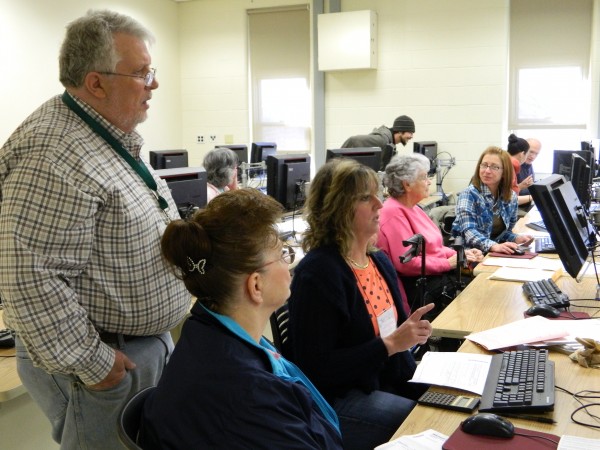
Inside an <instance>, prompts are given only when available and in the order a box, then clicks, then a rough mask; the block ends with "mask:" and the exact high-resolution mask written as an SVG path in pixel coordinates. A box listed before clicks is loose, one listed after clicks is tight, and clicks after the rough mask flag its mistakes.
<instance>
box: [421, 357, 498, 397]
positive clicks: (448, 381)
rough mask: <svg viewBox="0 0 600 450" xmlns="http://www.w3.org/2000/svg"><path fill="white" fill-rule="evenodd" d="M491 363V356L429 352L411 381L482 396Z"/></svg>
mask: <svg viewBox="0 0 600 450" xmlns="http://www.w3.org/2000/svg"><path fill="white" fill-rule="evenodd" d="M491 362H492V356H491V355H482V354H478V353H477V354H476V353H458V352H427V353H425V354H424V355H423V358H422V359H421V362H420V363H419V365H418V366H417V370H416V371H415V374H414V375H413V378H412V380H410V381H413V382H415V383H427V384H435V385H437V386H446V387H452V388H456V389H462V390H463V391H468V392H473V393H475V394H479V395H481V394H482V393H483V388H484V387H485V381H486V379H487V375H488V372H489V370H490V364H491Z"/></svg>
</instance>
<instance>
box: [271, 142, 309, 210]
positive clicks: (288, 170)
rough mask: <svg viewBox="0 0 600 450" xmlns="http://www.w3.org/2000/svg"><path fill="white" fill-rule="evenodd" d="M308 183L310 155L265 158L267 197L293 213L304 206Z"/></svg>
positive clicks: (280, 155)
mask: <svg viewBox="0 0 600 450" xmlns="http://www.w3.org/2000/svg"><path fill="white" fill-rule="evenodd" d="M309 181H310V155H307V154H298V155H282V154H279V155H273V156H269V157H267V195H270V196H271V197H273V198H274V199H275V200H277V201H278V202H279V203H281V204H282V205H283V207H284V208H285V209H286V210H288V211H293V210H295V209H297V208H299V207H300V206H302V205H304V201H305V200H306V198H305V190H304V185H305V183H307V182H309Z"/></svg>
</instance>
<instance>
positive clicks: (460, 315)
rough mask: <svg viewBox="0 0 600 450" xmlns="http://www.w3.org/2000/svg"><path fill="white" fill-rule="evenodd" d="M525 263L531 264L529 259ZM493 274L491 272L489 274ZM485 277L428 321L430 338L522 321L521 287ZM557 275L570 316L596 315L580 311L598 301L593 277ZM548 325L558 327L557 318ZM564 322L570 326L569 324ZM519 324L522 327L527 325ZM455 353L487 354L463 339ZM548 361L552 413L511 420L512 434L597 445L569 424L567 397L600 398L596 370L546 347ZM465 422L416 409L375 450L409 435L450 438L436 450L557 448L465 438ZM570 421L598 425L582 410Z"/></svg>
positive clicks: (590, 432) (571, 403) (451, 414)
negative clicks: (588, 392) (591, 393)
mask: <svg viewBox="0 0 600 450" xmlns="http://www.w3.org/2000/svg"><path fill="white" fill-rule="evenodd" d="M529 261H535V258H534V259H532V260H529ZM495 269H497V267H495V268H494V269H493V270H495ZM491 272H492V271H491V270H489V271H486V270H483V271H480V274H479V275H478V276H476V277H475V279H474V280H473V281H472V282H471V283H470V284H469V285H468V286H467V288H466V289H465V290H464V291H463V292H462V293H461V294H460V295H459V296H458V297H457V298H456V299H455V300H454V301H453V302H452V303H451V304H450V305H449V306H448V307H447V308H446V309H445V310H444V311H443V312H442V313H441V314H440V315H439V316H438V317H437V318H436V319H435V320H434V321H433V323H432V325H433V336H440V337H449V338H457V339H464V338H466V337H467V336H468V335H471V334H473V333H478V332H484V331H486V330H490V329H494V328H496V327H501V326H503V325H507V324H510V323H513V322H517V321H523V320H524V317H526V316H524V312H525V311H526V310H527V309H528V308H530V307H531V302H529V301H528V300H527V297H526V295H525V294H524V293H523V283H522V282H515V281H500V280H494V279H490V276H489V275H490V273H491ZM560 275H561V274H557V276H556V277H555V279H556V281H557V285H558V286H559V287H560V289H561V290H562V292H564V293H565V294H566V295H567V296H568V297H569V298H570V299H571V308H570V310H571V311H572V312H576V313H583V312H587V313H588V314H589V315H590V316H591V317H592V318H594V317H596V318H597V317H599V316H600V313H598V312H597V311H598V310H597V309H587V308H585V307H586V306H588V307H590V308H597V307H600V301H596V300H594V299H595V297H596V287H597V285H596V280H595V278H592V277H584V278H583V279H582V281H581V282H580V283H577V282H576V281H575V280H574V279H573V278H571V277H570V276H560ZM580 299H581V300H580ZM581 316H582V317H584V316H585V314H581ZM575 317H578V316H577V315H576V316H575ZM540 319H542V320H549V319H545V318H541V317H539V318H536V320H537V321H539V320H540ZM527 320H531V319H527ZM551 320H553V321H556V322H560V320H557V319H551ZM592 320H593V322H588V321H586V322H585V323H586V325H587V326H588V327H589V326H592V327H593V329H594V330H597V325H598V323H597V319H592ZM569 322H573V323H574V321H573V320H570V321H569ZM524 323H526V324H527V323H528V322H524ZM531 323H533V322H531ZM576 324H577V327H576V329H577V330H589V329H590V328H587V327H586V326H584V322H577V323H576ZM582 332H583V331H582ZM594 332H597V331H594ZM575 333H577V331H575ZM474 336H476V335H474ZM458 351H459V352H461V353H471V354H492V353H491V352H489V351H487V350H485V349H484V348H483V347H481V346H480V345H478V344H476V343H475V342H472V341H471V340H468V339H467V340H465V341H464V343H463V344H462V346H461V347H460V349H459V350H458ZM549 360H550V361H552V362H553V364H554V368H555V370H554V373H555V385H556V389H555V391H554V394H555V404H554V410H553V411H551V412H545V413H542V414H535V415H533V414H528V415H527V416H526V417H529V419H524V418H515V417H511V418H510V419H509V420H510V422H512V424H513V425H514V427H515V429H516V430H520V431H523V432H524V433H528V432H534V433H545V434H543V435H544V436H550V437H553V439H554V440H555V441H558V438H560V437H561V436H565V435H568V436H575V437H581V438H592V439H596V440H599V439H600V429H598V428H596V429H594V428H590V427H586V426H583V425H579V424H577V423H576V422H575V421H574V420H572V418H571V415H572V414H573V413H574V411H575V410H576V409H577V408H578V407H580V406H581V405H580V403H579V402H578V401H577V400H576V399H575V398H574V397H573V395H571V394H570V393H577V392H580V391H583V390H595V391H596V392H597V393H596V394H595V395H596V399H587V400H585V399H582V401H583V402H584V403H593V402H598V400H597V399H598V397H600V382H599V380H600V371H598V370H597V369H592V368H584V367H582V366H581V365H579V364H577V363H576V362H573V361H572V360H571V359H570V358H569V357H568V355H566V354H564V353H560V352H557V351H553V350H552V348H551V349H550V352H549ZM564 390H566V391H568V392H569V393H567V392H565V391H564ZM430 391H436V392H447V393H452V394H460V395H471V396H472V395H473V394H471V393H467V394H465V391H461V390H457V389H452V388H442V387H432V388H431V389H430ZM590 412H591V413H592V414H595V415H596V416H597V415H598V414H600V406H598V407H595V409H592V410H591V411H590ZM499 414H500V413H499ZM500 415H501V414H500ZM467 417H469V414H466V413H463V412H456V411H450V410H447V409H440V408H434V407H430V406H423V405H417V406H416V407H415V408H414V410H413V411H412V412H411V414H410V415H409V416H408V418H407V419H406V420H405V421H404V422H403V423H402V425H401V426H400V428H399V429H398V430H397V431H396V433H395V434H394V436H393V437H392V440H391V442H390V443H389V444H386V445H384V446H381V449H382V450H383V449H385V450H388V449H389V450H391V449H393V448H403V447H401V446H398V447H395V446H394V445H393V442H394V440H395V439H398V438H400V437H401V436H411V438H412V437H413V436H415V435H417V436H419V437H423V436H428V437H429V438H431V436H434V437H435V438H436V439H438V440H439V439H441V438H440V437H439V436H440V435H446V436H449V437H450V438H449V439H448V440H447V441H446V442H445V443H444V444H442V447H441V448H443V449H448V450H450V449H459V448H460V449H467V450H468V449H470V448H477V449H480V448H527V449H530V448H531V449H534V448H547V449H555V448H557V443H552V442H550V441H547V440H544V439H535V438H534V439H532V438H524V437H520V436H516V435H515V436H514V437H513V438H510V439H503V438H498V437H489V436H475V435H469V434H466V433H464V432H463V431H461V430H460V426H461V423H462V422H463V421H464V420H465V419H466V418H467ZM521 417H523V415H521ZM532 417H533V418H537V419H538V420H539V418H540V417H541V418H542V419H541V420H544V421H546V422H554V423H543V422H540V421H537V420H533V419H532ZM574 418H575V419H576V420H577V421H580V422H585V423H591V424H593V425H596V426H599V425H600V423H599V422H598V420H596V419H594V418H592V417H590V416H588V415H587V414H586V413H585V412H584V411H579V412H577V413H575V416H574ZM432 430H434V431H432ZM523 439H525V440H523ZM534 441H535V442H534ZM431 442H434V439H433V438H431ZM436 442H437V441H436ZM595 444H596V445H598V444H597V443H595ZM388 445H389V447H388ZM582 445H583V444H582ZM428 448H440V446H439V444H433V446H431V447H428ZM571 448H587V449H588V450H591V448H596V447H590V446H589V445H588V444H585V446H584V447H581V446H575V447H571ZM378 450H379V449H378Z"/></svg>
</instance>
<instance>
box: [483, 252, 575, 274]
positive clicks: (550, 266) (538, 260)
mask: <svg viewBox="0 0 600 450" xmlns="http://www.w3.org/2000/svg"><path fill="white" fill-rule="evenodd" d="M481 264H483V265H484V266H500V267H519V268H521V269H538V270H539V269H541V270H551V271H553V272H554V271H557V270H560V269H562V268H563V265H562V263H561V262H560V259H556V258H544V257H542V256H536V257H535V258H531V259H519V258H502V257H501V256H492V257H488V258H485V259H484V260H483V262H482V263H481Z"/></svg>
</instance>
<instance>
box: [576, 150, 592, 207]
mask: <svg viewBox="0 0 600 450" xmlns="http://www.w3.org/2000/svg"><path fill="white" fill-rule="evenodd" d="M571 158H572V162H571V184H572V185H573V189H575V193H576V194H577V197H578V198H579V201H580V202H581V204H582V205H583V206H585V208H586V210H589V208H590V186H591V184H592V168H591V167H590V166H589V164H588V163H587V162H586V160H585V159H583V158H582V157H581V156H580V155H578V154H576V153H574V154H572V155H571Z"/></svg>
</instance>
